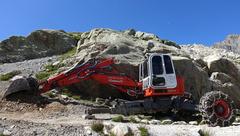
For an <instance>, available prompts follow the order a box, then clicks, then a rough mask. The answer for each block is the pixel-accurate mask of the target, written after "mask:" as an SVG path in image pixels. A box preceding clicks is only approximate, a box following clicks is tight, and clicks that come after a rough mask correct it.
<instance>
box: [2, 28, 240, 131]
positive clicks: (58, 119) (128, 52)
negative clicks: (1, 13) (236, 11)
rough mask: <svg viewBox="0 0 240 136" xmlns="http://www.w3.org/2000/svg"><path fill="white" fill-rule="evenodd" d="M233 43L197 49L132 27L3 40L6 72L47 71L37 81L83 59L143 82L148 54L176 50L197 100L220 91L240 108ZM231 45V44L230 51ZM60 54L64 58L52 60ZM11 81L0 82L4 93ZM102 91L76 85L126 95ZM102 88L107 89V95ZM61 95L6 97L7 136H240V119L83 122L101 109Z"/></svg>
mask: <svg viewBox="0 0 240 136" xmlns="http://www.w3.org/2000/svg"><path fill="white" fill-rule="evenodd" d="M235 37H236V36H234V37H233V38H234V42H233V43H236V42H237V43H238V42H239V38H235ZM237 37H239V36H237ZM228 39H229V38H228ZM228 41H229V40H227V41H226V42H222V43H221V45H223V46H224V49H219V48H218V46H215V47H205V46H203V45H197V44H196V45H187V46H186V45H183V46H179V45H177V44H176V43H174V42H172V41H168V40H163V39H160V38H159V37H158V36H156V35H154V34H151V33H145V32H140V31H135V30H133V29H130V30H126V31H116V30H112V29H101V28H100V29H93V30H91V31H89V32H84V33H68V32H64V31H57V30H37V31H34V32H32V33H31V34H30V35H29V36H27V37H21V36H20V37H16V36H13V37H10V38H9V39H6V40H4V41H2V42H0V74H1V75H2V74H5V73H9V72H10V73H11V72H12V71H20V73H19V72H17V74H19V75H23V76H29V75H31V74H32V75H33V76H35V75H36V74H39V73H41V72H40V71H42V73H41V76H39V77H38V78H41V79H44V78H47V77H48V76H49V75H52V74H55V73H57V72H59V71H62V70H65V69H68V68H69V67H70V66H71V65H72V64H74V63H76V62H79V61H86V60H88V59H90V58H94V57H114V58H116V59H117V60H118V61H119V64H118V65H116V68H118V69H119V71H120V72H123V73H127V74H128V75H130V76H131V77H135V78H136V79H137V76H138V66H137V65H138V64H139V63H141V62H142V61H143V60H144V55H146V54H147V53H170V54H171V55H172V58H173V61H174V66H175V68H176V73H177V74H178V75H180V76H182V77H184V78H185V79H186V80H185V88H186V91H188V92H190V93H192V94H193V98H194V99H196V100H199V98H200V97H201V96H202V95H203V94H205V93H206V92H208V91H216V90H220V91H222V92H224V93H226V94H228V95H229V96H230V97H231V98H232V99H233V100H234V102H235V103H236V105H237V106H238V107H240V100H239V96H240V92H239V90H240V89H239V88H240V86H239V83H240V78H239V77H240V60H239V59H240V56H239V54H237V53H238V52H235V53H233V52H231V50H225V44H227V43H230V44H231V43H232V42H228ZM230 41H231V37H230ZM231 45H232V44H231ZM231 45H227V48H229V47H228V46H231ZM237 45H238V44H237ZM231 49H234V48H231ZM68 51H70V52H68ZM66 52H67V53H66ZM63 53H65V54H63ZM59 54H60V55H61V56H53V55H59ZM46 56H51V57H46ZM41 57H45V58H41ZM33 58H38V59H33ZM29 59H32V60H29ZM19 61H21V62H19ZM11 62H14V63H11ZM46 66H47V67H46ZM15 74H16V72H15ZM7 82H8V81H0V91H2V87H4V85H5V83H7ZM99 86H100V85H99V84H96V83H95V82H83V83H82V84H79V85H77V86H74V87H75V88H79V89H81V90H86V91H88V93H89V94H90V95H96V96H97V95H100V96H104V95H105V96H106V95H107V96H109V95H111V96H117V97H119V94H116V93H113V94H110V93H108V92H117V91H113V88H103V87H99ZM99 90H100V91H99ZM101 90H104V92H103V93H101ZM107 91H108V92H107ZM106 92H107V93H106ZM55 95H56V96H55V97H54V98H52V97H51V98H50V95H46V94H45V95H44V97H39V96H31V95H29V94H27V93H21V94H16V95H12V96H11V97H8V98H7V99H4V100H1V101H0V135H19V136H21V135H29V136H30V135H104V134H107V135H114V134H115V135H116V134H117V135H125V134H126V135H143V128H144V129H146V131H147V133H148V134H149V135H153V136H161V135H162V136H165V135H170V136H209V135H210V136H225V135H232V136H239V135H240V129H239V128H240V124H239V123H238V122H239V121H240V119H239V118H238V119H237V120H236V122H235V123H234V124H233V125H232V126H229V127H223V128H220V127H208V126H207V125H200V124H199V122H196V121H193V122H188V123H186V122H183V121H180V122H173V121H172V120H171V118H170V117H166V116H164V117H163V118H161V119H159V118H154V117H153V118H149V117H144V116H134V120H135V121H134V122H137V123H131V119H130V117H124V120H125V121H127V122H125V123H117V122H113V121H111V119H112V118H115V117H119V115H110V114H97V115H95V117H96V118H95V119H90V120H89V119H84V117H83V115H85V112H84V111H85V110H86V109H88V108H92V107H95V106H97V105H95V104H94V103H93V102H92V101H89V100H88V101H86V100H83V99H82V98H81V97H77V99H78V100H77V99H76V98H75V99H73V98H70V97H68V96H67V95H65V94H64V95H63V94H55ZM129 120H130V121H129ZM136 120H137V121H136ZM132 122H133V121H132ZM97 123H98V124H103V125H104V129H103V131H102V132H100V133H99V132H95V131H93V129H92V128H91V127H92V125H93V124H97ZM140 128H141V129H140ZM146 131H145V132H146Z"/></svg>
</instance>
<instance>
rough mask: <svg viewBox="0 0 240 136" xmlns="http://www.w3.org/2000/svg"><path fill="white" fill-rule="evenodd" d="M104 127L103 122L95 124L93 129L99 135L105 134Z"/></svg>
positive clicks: (92, 126)
mask: <svg viewBox="0 0 240 136" xmlns="http://www.w3.org/2000/svg"><path fill="white" fill-rule="evenodd" d="M103 128H104V125H103V124H102V123H101V122H93V124H92V125H91V129H92V130H93V131H95V132H97V133H103Z"/></svg>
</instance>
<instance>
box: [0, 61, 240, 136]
mask: <svg viewBox="0 0 240 136" xmlns="http://www.w3.org/2000/svg"><path fill="white" fill-rule="evenodd" d="M56 60H57V57H50V58H49V57H48V58H42V59H35V60H28V61H24V62H18V63H10V64H3V65H1V66H0V70H1V72H9V71H11V70H16V69H21V70H22V71H23V73H25V74H29V72H30V73H32V72H33V73H35V72H39V71H40V70H41V65H43V64H46V63H52V62H54V61H56ZM29 65H32V66H33V67H29ZM35 65H37V66H35ZM23 95H24V94H23ZM12 97H14V96H12ZM14 98H15V97H14ZM18 98H19V100H18V99H11V97H10V98H8V99H7V100H2V101H0V134H1V133H2V134H4V135H14V136H15V135H16V136H21V135H26V136H28V135H29V136H30V135H31V136H32V135H66V136H67V135H68V136H71V135H73V136H74V135H76V136H77V135H102V134H99V133H96V132H94V131H93V130H92V129H91V125H92V124H94V123H95V122H96V121H100V122H102V123H103V124H104V125H105V128H107V129H108V132H109V131H110V130H111V129H113V128H114V127H117V128H120V131H122V130H124V128H125V129H126V128H127V132H126V133H128V132H130V130H131V132H133V135H141V132H140V131H139V129H138V128H139V127H144V128H146V129H147V130H148V133H149V134H150V135H152V136H161V135H162V136H164V135H169V136H186V135H187V136H201V135H200V133H201V132H204V133H207V134H210V135H211V136H225V135H232V136H238V135H240V129H239V128H240V125H239V124H238V123H235V124H234V125H233V126H230V127H224V128H220V127H208V126H207V125H197V124H196V123H197V122H189V123H185V122H172V121H171V120H169V119H163V120H156V119H154V118H153V119H150V120H146V119H144V118H143V119H139V122H141V123H130V122H126V123H116V122H113V121H111V118H114V117H115V116H118V115H110V114H97V115H95V117H96V119H94V120H88V119H84V118H83V115H85V113H84V110H85V109H87V108H91V107H92V105H88V104H86V103H85V102H79V101H76V100H72V99H70V98H69V99H66V98H65V96H64V98H62V97H61V96H60V97H58V98H57V99H50V98H46V97H40V99H39V98H38V97H33V96H24V99H26V98H27V99H28V101H22V100H21V99H20V98H21V97H20V96H19V95H18ZM39 101H41V102H39ZM86 105H87V106H86ZM165 118H168V117H165ZM118 131H119V130H118ZM123 132H124V131H123ZM123 132H121V133H123ZM105 133H107V130H105ZM118 133H120V132H118Z"/></svg>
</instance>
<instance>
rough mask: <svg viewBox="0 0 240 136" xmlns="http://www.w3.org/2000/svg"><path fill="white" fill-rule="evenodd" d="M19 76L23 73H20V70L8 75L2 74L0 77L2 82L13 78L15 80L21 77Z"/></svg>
mask: <svg viewBox="0 0 240 136" xmlns="http://www.w3.org/2000/svg"><path fill="white" fill-rule="evenodd" d="M19 74H21V71H19V70H14V71H12V72H9V73H6V74H1V75H0V80H1V81H8V80H10V79H11V78H13V77H14V76H16V75H19Z"/></svg>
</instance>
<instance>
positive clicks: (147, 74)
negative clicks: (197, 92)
mask: <svg viewBox="0 0 240 136" xmlns="http://www.w3.org/2000/svg"><path fill="white" fill-rule="evenodd" d="M116 63H118V61H117V60H116V59H114V58H105V59H101V58H95V59H90V60H88V61H86V62H84V63H79V64H76V65H75V66H73V67H72V68H71V69H69V70H67V71H65V72H62V73H60V74H58V75H56V76H54V77H51V78H49V79H47V80H46V81H40V82H38V81H37V80H35V79H34V78H32V77H28V78H21V79H16V80H15V81H14V82H13V83H12V85H10V87H9V88H8V90H7V91H6V94H5V95H4V96H6V95H9V94H11V93H13V92H17V91H21V90H29V91H37V92H40V93H45V92H47V91H49V90H52V89H54V88H61V87H65V86H69V85H72V84H75V83H79V82H81V81H84V80H89V79H91V80H95V81H97V82H99V83H101V84H104V85H109V86H112V87H114V88H116V89H117V90H119V91H121V92H123V93H126V94H128V95H130V96H131V97H135V98H137V99H136V100H133V101H127V100H120V99H119V100H116V101H115V104H113V106H112V107H110V108H93V109H90V110H88V111H87V112H88V114H94V113H117V114H124V115H130V114H144V113H150V114H151V113H158V112H168V111H177V112H182V113H183V112H189V113H193V112H200V113H202V117H203V119H204V120H205V121H206V122H207V123H208V124H209V125H211V126H217V125H218V126H228V125H231V124H232V123H233V121H234V120H235V114H236V113H235V108H234V104H233V102H232V100H231V99H230V98H229V96H228V95H226V94H224V93H222V92H220V91H210V92H208V93H206V94H205V95H204V96H203V97H202V98H201V99H200V102H199V104H195V103H194V101H193V100H192V97H191V94H189V93H187V92H185V89H184V79H183V78H182V77H180V76H178V75H176V73H175V69H174V65H173V62H172V59H171V56H170V55H168V54H157V53H152V54H147V56H146V60H145V61H144V62H143V63H142V64H140V65H139V81H137V80H136V79H132V78H131V77H129V76H128V75H126V74H125V73H121V72H119V71H118V70H117V69H116V68H115V67H114V64H116ZM18 84H21V86H25V87H16V86H17V85H18Z"/></svg>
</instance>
